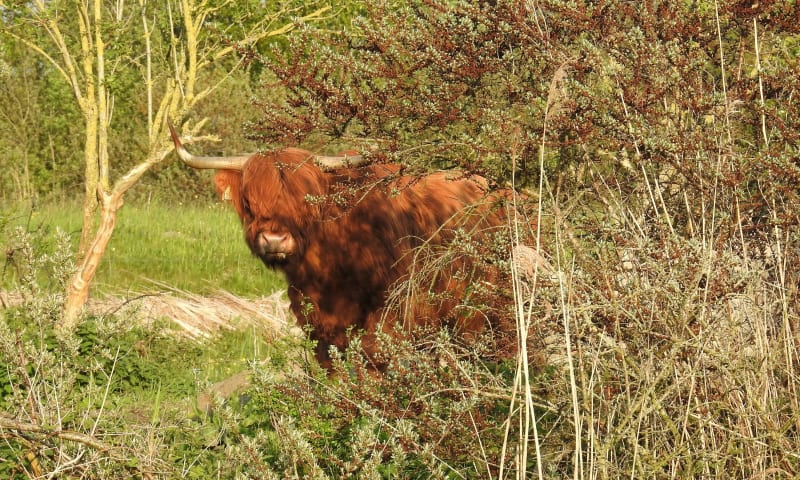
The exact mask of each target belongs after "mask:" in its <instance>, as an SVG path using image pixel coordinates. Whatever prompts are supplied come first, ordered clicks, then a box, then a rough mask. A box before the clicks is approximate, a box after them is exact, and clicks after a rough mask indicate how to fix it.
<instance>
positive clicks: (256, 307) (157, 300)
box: [89, 289, 299, 339]
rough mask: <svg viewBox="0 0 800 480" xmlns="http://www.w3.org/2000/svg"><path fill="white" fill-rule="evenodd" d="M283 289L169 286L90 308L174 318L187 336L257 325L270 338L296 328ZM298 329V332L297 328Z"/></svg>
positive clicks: (147, 317)
mask: <svg viewBox="0 0 800 480" xmlns="http://www.w3.org/2000/svg"><path fill="white" fill-rule="evenodd" d="M283 297H284V295H283V292H280V291H278V292H275V293H273V294H272V295H269V296H266V297H261V298H257V299H246V298H242V297H239V296H237V295H234V294H232V293H230V292H226V291H217V292H215V293H213V294H211V295H197V294H193V293H191V292H186V291H181V290H176V289H166V290H164V291H162V292H160V293H154V294H143V295H139V296H134V297H132V298H128V299H122V298H117V297H106V298H103V299H101V300H95V301H92V302H90V305H89V309H90V310H91V311H92V312H94V313H97V314H107V313H112V312H114V313H117V312H118V311H120V310H125V311H126V313H130V314H133V315H135V316H137V317H138V318H140V320H141V321H142V322H144V323H145V324H147V323H151V322H152V321H155V320H158V319H168V320H170V321H171V322H174V323H175V324H176V325H177V326H178V327H179V328H180V329H181V330H182V331H183V332H184V333H185V334H186V335H187V336H189V337H190V338H195V339H202V338H210V337H211V336H212V335H213V334H214V333H216V332H218V331H220V330H223V329H228V330H232V329H243V328H247V327H251V326H255V327H258V331H260V332H264V335H266V336H267V337H269V338H275V337H277V336H278V335H282V334H284V333H286V332H287V331H289V329H292V328H296V322H295V320H294V318H292V317H291V316H290V315H289V313H288V312H289V310H288V302H287V301H286V299H285V298H283ZM297 330H298V331H296V332H295V333H299V329H297Z"/></svg>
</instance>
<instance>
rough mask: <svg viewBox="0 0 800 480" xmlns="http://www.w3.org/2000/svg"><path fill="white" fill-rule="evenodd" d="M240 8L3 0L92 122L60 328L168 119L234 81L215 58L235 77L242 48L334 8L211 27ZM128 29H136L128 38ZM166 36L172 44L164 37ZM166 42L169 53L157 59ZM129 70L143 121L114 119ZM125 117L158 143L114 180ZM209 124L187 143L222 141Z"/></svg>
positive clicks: (155, 158)
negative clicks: (239, 28) (227, 28)
mask: <svg viewBox="0 0 800 480" xmlns="http://www.w3.org/2000/svg"><path fill="white" fill-rule="evenodd" d="M230 5H234V4H232V3H230V2H219V3H217V2H209V1H204V0H166V1H148V0H138V1H135V2H132V1H129V2H127V3H126V2H124V1H122V0H119V1H116V2H103V1H101V0H85V1H78V0H70V1H64V2H52V1H45V0H34V1H32V2H14V3H12V4H11V5H7V4H6V2H3V1H0V9H2V10H5V11H6V12H12V15H10V16H9V17H10V18H13V20H11V21H10V22H9V23H5V24H3V26H2V33H3V34H5V35H9V36H11V37H12V38H14V39H16V40H17V41H19V42H21V43H22V44H24V45H25V46H27V47H28V48H29V49H30V50H31V51H32V52H34V53H36V54H37V55H40V56H41V57H42V58H44V59H45V60H46V61H47V63H48V64H49V65H50V66H51V67H52V68H54V69H55V70H56V71H58V73H59V74H60V76H61V78H62V79H63V80H64V81H65V82H66V83H67V84H68V85H69V87H70V89H71V90H72V95H73V97H74V100H75V102H76V103H77V106H78V108H79V110H80V112H81V116H82V119H83V122H84V125H85V138H84V158H85V170H84V176H85V182H84V191H83V227H82V230H81V237H80V241H79V244H78V252H77V268H76V271H75V273H74V275H73V276H72V277H71V279H70V280H69V282H68V284H67V286H66V298H65V303H64V315H63V318H62V319H61V320H60V322H59V324H58V327H59V328H61V329H64V330H71V329H73V328H74V327H75V326H76V325H77V323H78V321H79V319H80V313H81V311H82V309H83V306H84V305H85V303H86V300H87V299H88V296H89V288H90V285H91V283H92V280H93V278H94V275H95V273H96V271H97V267H98V266H99V264H100V261H101V260H102V258H103V255H104V254H105V251H106V247H107V245H108V242H109V240H110V239H111V236H112V234H113V232H114V228H115V226H116V222H117V213H118V211H119V209H120V208H121V207H122V205H123V199H124V196H125V193H126V192H127V191H128V190H129V189H130V188H131V187H132V186H133V185H134V184H136V182H137V181H138V180H139V179H140V178H141V177H142V175H143V174H144V173H145V172H147V171H148V170H149V169H150V168H151V167H153V166H154V165H155V164H157V163H159V162H161V161H163V160H164V159H165V158H166V157H167V156H168V154H169V153H170V152H171V151H172V146H171V142H170V141H169V140H168V135H167V131H166V127H165V122H166V119H167V118H168V117H171V118H173V119H174V120H175V121H176V123H179V122H180V120H181V119H182V118H184V117H185V116H186V115H187V113H188V112H190V111H192V110H193V109H194V108H195V107H196V105H197V104H198V102H200V101H202V100H203V99H205V98H207V97H209V96H211V95H213V94H214V93H215V91H217V90H218V88H219V86H220V85H221V83H222V82H224V80H225V78H224V76H223V79H222V80H219V81H217V82H216V83H211V84H207V82H204V80H205V76H204V73H205V72H206V71H208V70H210V67H211V66H212V64H213V65H217V66H218V65H219V64H220V63H221V62H224V61H225V60H226V59H230V61H228V62H226V63H223V64H225V65H230V67H229V68H228V70H227V73H228V75H230V74H231V73H232V72H233V71H234V70H236V69H238V68H241V67H242V62H241V61H237V60H236V56H237V52H238V48H237V47H239V46H242V45H252V44H255V43H256V42H258V41H259V40H261V39H264V38H266V37H269V36H276V35H285V34H287V33H288V32H290V31H291V30H293V29H294V28H295V27H296V25H298V24H299V23H301V22H303V21H311V20H315V19H319V18H322V17H323V16H324V15H325V14H326V13H327V12H328V11H329V9H330V7H326V6H323V7H319V8H316V9H309V7H308V6H302V7H292V6H286V7H282V8H281V9H280V11H277V12H273V13H271V14H265V13H264V12H259V15H261V16H262V17H261V18H260V19H259V20H258V21H255V22H253V23H252V26H250V27H249V28H248V29H247V31H245V32H243V33H242V34H241V35H240V37H239V38H238V39H237V40H235V41H231V40H226V39H225V38H224V36H225V35H224V32H214V34H209V33H208V32H206V30H207V29H208V28H209V24H208V19H209V17H211V16H213V15H214V13H215V12H217V11H218V10H219V9H221V8H223V7H225V6H230ZM157 15H166V17H167V19H168V22H167V24H168V28H167V29H163V30H161V31H156V25H157V23H156V22H155V19H156V18H157ZM31 27H33V28H31ZM123 31H124V32H128V33H129V35H120V32H123ZM176 32H180V33H179V34H176ZM157 34H158V35H157ZM111 38H113V39H114V41H116V42H122V41H130V44H129V45H118V44H114V45H112V47H113V48H114V50H115V51H124V52H126V54H125V55H110V54H109V46H110V45H109V39H111ZM164 38H167V39H168V41H167V42H164V41H163V39H164ZM134 39H135V41H134ZM156 48H159V49H160V50H159V51H160V52H162V53H164V54H163V55H155V54H154V53H155V49H156ZM123 69H126V70H127V71H130V72H133V73H134V74H135V75H138V76H139V78H140V79H141V82H143V83H144V85H145V88H144V90H143V91H144V92H145V93H144V95H146V104H147V111H146V113H145V115H144V116H143V117H142V118H125V119H116V120H114V121H112V119H113V118H114V116H113V114H114V99H115V95H114V93H113V91H112V89H110V88H109V79H110V77H111V76H112V75H113V74H116V73H118V72H120V71H122V70H123ZM119 121H125V122H141V123H143V124H145V123H146V125H147V132H148V140H147V146H146V148H145V151H144V152H143V153H142V154H141V157H140V158H139V159H138V160H137V161H136V162H133V163H134V166H133V167H132V168H130V169H129V170H128V171H127V172H124V173H122V174H121V175H119V176H118V177H117V178H112V175H111V173H110V172H111V168H110V167H111V165H110V159H109V148H108V147H109V142H108V140H109V133H110V132H111V129H113V128H114V125H115V122H119ZM203 124H204V120H203V119H200V120H199V121H197V122H196V123H194V125H193V126H192V127H191V128H189V127H185V129H186V130H185V133H186V137H187V138H186V139H185V140H186V141H188V142H191V141H198V140H204V139H205V140H210V139H212V137H203V136H200V135H199V132H200V131H201V129H202V126H203Z"/></svg>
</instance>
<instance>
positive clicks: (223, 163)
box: [167, 119, 251, 170]
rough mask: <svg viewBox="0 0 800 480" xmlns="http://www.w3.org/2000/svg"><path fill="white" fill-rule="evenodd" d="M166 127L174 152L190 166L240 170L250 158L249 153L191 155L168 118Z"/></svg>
mask: <svg viewBox="0 0 800 480" xmlns="http://www.w3.org/2000/svg"><path fill="white" fill-rule="evenodd" d="M167 127H169V133H170V135H172V142H173V143H175V152H176V153H177V154H178V156H179V157H180V158H181V160H183V163H185V164H186V165H189V166H190V167H192V168H213V169H217V170H241V169H242V168H243V167H244V164H245V162H247V160H249V159H250V156H251V155H244V156H238V157H198V156H196V155H192V154H191V153H189V151H188V150H186V149H185V148H183V144H182V143H181V139H180V138H179V137H178V133H177V132H175V127H173V126H172V122H171V121H170V120H169V119H167Z"/></svg>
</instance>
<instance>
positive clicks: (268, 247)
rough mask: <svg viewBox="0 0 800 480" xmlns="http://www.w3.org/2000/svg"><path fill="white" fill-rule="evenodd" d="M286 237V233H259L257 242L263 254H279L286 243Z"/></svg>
mask: <svg viewBox="0 0 800 480" xmlns="http://www.w3.org/2000/svg"><path fill="white" fill-rule="evenodd" d="M286 237H287V234H286V233H274V232H261V234H260V235H259V236H258V242H259V244H260V246H261V248H262V249H263V250H264V251H265V252H268V253H272V252H281V251H283V246H284V244H285V243H286Z"/></svg>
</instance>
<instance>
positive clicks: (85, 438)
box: [0, 416, 114, 452]
mask: <svg viewBox="0 0 800 480" xmlns="http://www.w3.org/2000/svg"><path fill="white" fill-rule="evenodd" d="M3 430H15V431H17V432H30V433H35V434H38V435H44V436H46V437H55V438H59V439H62V440H67V441H70V442H76V443H80V444H82V445H86V446H87V447H91V448H94V449H95V450H99V451H101V452H109V451H113V450H114V446H113V445H109V444H107V443H104V442H102V441H100V440H98V439H97V438H95V437H93V436H91V435H86V434H83V433H80V432H75V431H72V430H60V429H50V428H45V427H43V426H41V425H36V424H35V423H25V422H19V421H17V420H14V419H12V418H8V417H5V416H0V431H3ZM13 434H14V433H13V432H12V435H13Z"/></svg>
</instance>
